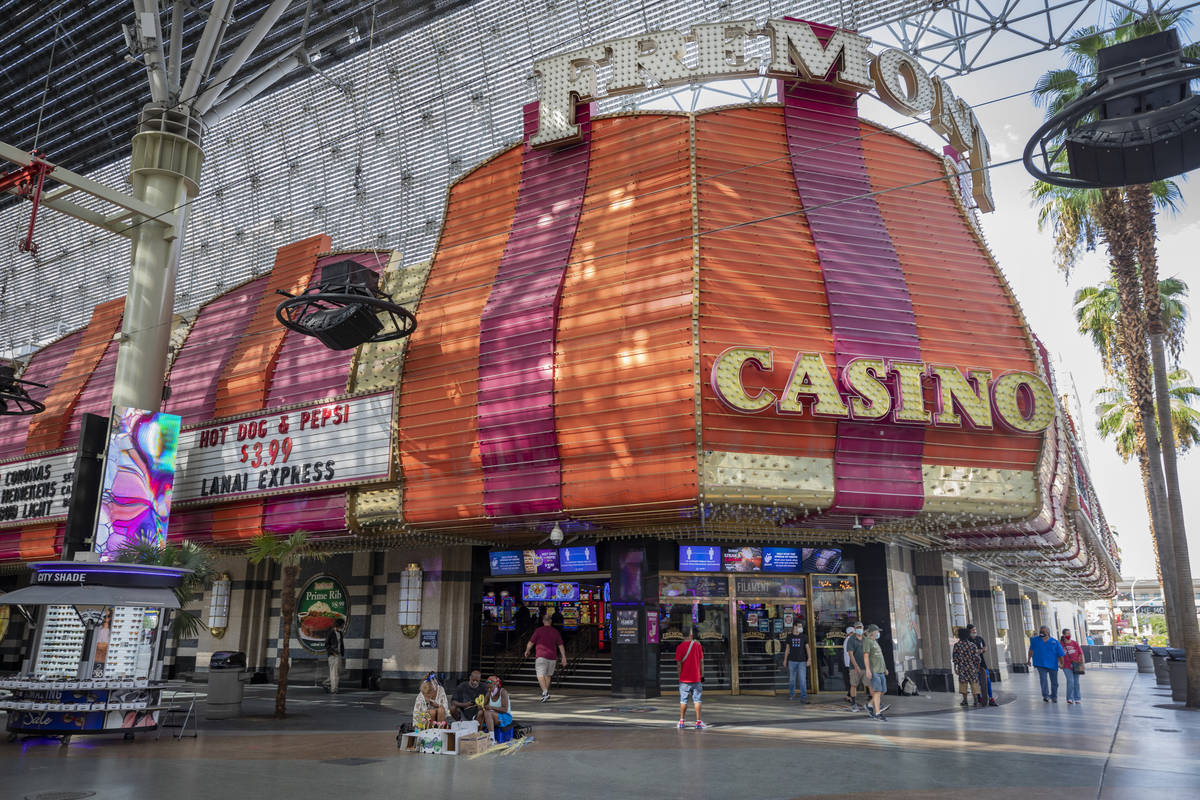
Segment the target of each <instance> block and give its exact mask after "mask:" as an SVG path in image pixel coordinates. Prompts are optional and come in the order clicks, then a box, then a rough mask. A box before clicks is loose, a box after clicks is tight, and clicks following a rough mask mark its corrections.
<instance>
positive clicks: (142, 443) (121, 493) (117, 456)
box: [92, 408, 179, 561]
mask: <svg viewBox="0 0 1200 800" xmlns="http://www.w3.org/2000/svg"><path fill="white" fill-rule="evenodd" d="M178 447H179V417H178V416H176V415H174V414H162V413H156V412H152V411H140V410H138V409H132V408H128V409H124V410H123V411H121V413H120V414H119V415H116V416H115V417H114V418H113V422H112V425H111V427H110V429H109V437H108V449H107V451H106V453H105V462H104V480H103V482H102V483H101V485H100V509H99V513H98V514H97V519H96V536H95V540H94V544H93V548H92V549H93V550H95V551H96V552H97V553H99V554H100V560H101V561H112V560H113V559H115V558H116V556H117V553H118V552H120V551H121V549H122V548H124V547H126V546H128V545H131V544H137V543H142V544H150V545H153V546H155V547H159V548H161V547H164V546H165V545H166V543H167V520H168V518H169V516H170V513H171V489H172V487H173V486H174V483H175V455H176V450H177V449H178Z"/></svg>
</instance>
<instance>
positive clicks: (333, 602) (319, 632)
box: [296, 575, 349, 653]
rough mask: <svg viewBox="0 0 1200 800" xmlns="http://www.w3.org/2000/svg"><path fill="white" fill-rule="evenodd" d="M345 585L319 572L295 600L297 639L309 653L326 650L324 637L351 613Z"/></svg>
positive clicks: (305, 585)
mask: <svg viewBox="0 0 1200 800" xmlns="http://www.w3.org/2000/svg"><path fill="white" fill-rule="evenodd" d="M347 597H348V595H347V594H346V587H345V586H343V585H342V584H341V582H340V581H338V580H337V578H333V577H331V576H329V575H317V576H315V577H313V578H310V579H309V581H308V583H306V584H304V588H303V589H301V590H300V596H299V597H298V598H297V602H296V623H297V624H296V631H297V633H296V638H298V639H299V640H300V645H301V646H302V647H303V648H304V649H305V650H308V651H309V652H310V653H324V652H325V637H326V636H328V635H329V632H330V631H331V630H333V629H334V625H335V623H336V622H337V620H339V619H340V620H343V621H345V620H346V619H347V618H348V616H349V609H348V607H347V605H346V600H347Z"/></svg>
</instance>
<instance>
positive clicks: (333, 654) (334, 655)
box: [325, 617, 346, 694]
mask: <svg viewBox="0 0 1200 800" xmlns="http://www.w3.org/2000/svg"><path fill="white" fill-rule="evenodd" d="M345 625H346V621H345V620H344V619H342V618H341V617H338V618H337V619H335V620H334V621H333V630H331V631H330V632H329V634H328V635H326V637H325V655H326V657H327V659H326V660H327V661H328V662H329V693H330V694H337V693H338V680H339V679H340V678H341V671H342V661H343V660H344V659H345V658H346V637H345V636H343V635H342V628H343V627H345Z"/></svg>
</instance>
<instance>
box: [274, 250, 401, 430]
mask: <svg viewBox="0 0 1200 800" xmlns="http://www.w3.org/2000/svg"><path fill="white" fill-rule="evenodd" d="M389 257H390V254H388V253H384V252H379V253H335V254H333V255H327V256H322V257H321V258H319V259H317V265H316V267H315V268H314V270H313V279H312V281H311V282H310V284H309V285H316V283H317V280H318V279H319V278H320V276H321V270H322V269H323V268H324V267H325V265H327V264H334V263H337V262H339V261H355V262H357V263H359V264H362V265H363V266H365V267H367V268H368V269H370V270H371V271H372V272H375V273H376V274H378V273H379V272H380V271H381V269H382V268H383V267H384V266H386V265H387V260H388V258H389ZM354 352H355V351H354V350H330V349H329V348H328V347H326V346H325V345H323V344H321V343H320V342H319V341H318V340H317V339H315V338H314V337H312V336H305V335H304V334H302V333H296V332H295V331H292V330H289V331H288V332H287V334H286V335H285V336H284V339H283V345H282V346H281V347H280V348H279V355H278V357H276V359H275V372H274V374H273V375H272V376H271V388H270V390H269V391H268V392H267V405H266V407H267V408H276V407H278V406H285V405H291V404H292V403H302V402H309V401H318V400H324V399H327V398H330V397H336V396H337V395H340V394H345V393H346V379H347V378H348V377H349V375H350V363H351V362H352V361H353V359H354Z"/></svg>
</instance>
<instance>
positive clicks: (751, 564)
mask: <svg viewBox="0 0 1200 800" xmlns="http://www.w3.org/2000/svg"><path fill="white" fill-rule="evenodd" d="M762 561H763V555H762V548H761V547H726V548H725V552H724V555H723V557H722V564H723V566H724V568H725V571H726V572H762Z"/></svg>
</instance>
